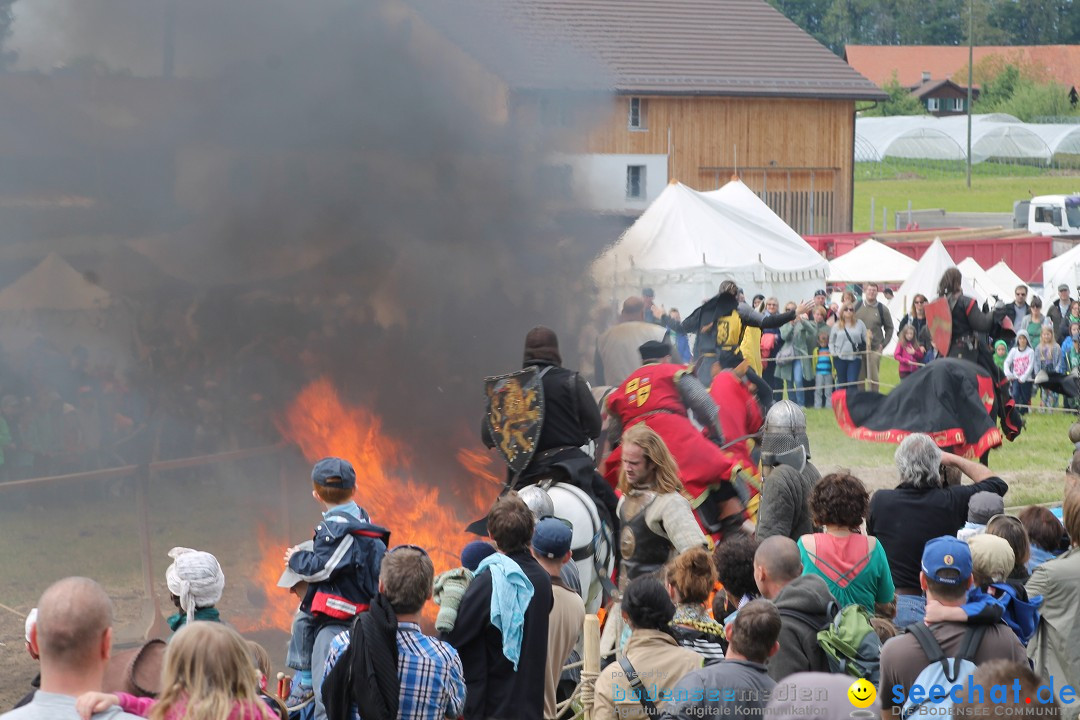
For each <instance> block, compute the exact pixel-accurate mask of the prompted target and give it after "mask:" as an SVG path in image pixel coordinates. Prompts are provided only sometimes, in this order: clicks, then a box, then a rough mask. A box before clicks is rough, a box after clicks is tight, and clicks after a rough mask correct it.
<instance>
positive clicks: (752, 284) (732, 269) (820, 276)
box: [592, 180, 829, 317]
mask: <svg viewBox="0 0 1080 720" xmlns="http://www.w3.org/2000/svg"><path fill="white" fill-rule="evenodd" d="M828 268H829V263H828V262H827V261H826V260H825V259H824V258H822V257H821V255H819V254H818V253H817V251H815V250H814V249H813V248H812V247H810V246H809V245H808V244H807V243H806V241H805V240H803V239H802V237H801V236H800V235H799V234H798V233H796V232H795V231H794V230H792V229H791V228H790V227H789V226H788V225H787V224H786V223H784V221H783V220H781V219H780V218H779V217H778V216H777V215H776V214H775V213H774V212H773V211H772V210H770V209H769V207H768V206H767V205H766V204H765V203H764V202H762V200H761V199H760V198H758V197H757V195H755V194H754V193H753V192H752V191H751V190H750V189H749V188H747V187H746V186H745V185H744V184H743V183H742V182H739V181H738V180H733V181H732V182H730V183H728V184H727V185H725V186H724V187H723V188H721V189H720V190H715V191H712V192H709V193H700V192H697V191H696V190H693V189H691V188H689V187H687V186H685V185H683V184H682V183H678V182H673V183H671V184H669V185H668V186H667V187H666V188H664V190H663V192H661V193H660V195H659V196H658V197H657V198H656V200H654V201H653V202H652V204H651V205H650V206H649V207H648V208H647V209H646V210H645V212H644V213H642V215H641V217H639V218H638V219H637V221H636V222H635V223H634V224H633V225H632V226H631V227H630V228H629V229H627V230H626V231H625V232H624V233H623V234H622V236H621V237H620V238H619V240H618V241H617V242H616V243H615V244H614V245H612V246H611V247H609V248H608V249H607V250H605V251H604V252H603V253H602V254H601V255H600V257H599V258H597V260H596V261H595V262H594V263H593V267H592V273H593V278H594V279H595V281H596V283H597V286H598V287H599V288H600V292H601V297H602V298H604V299H605V300H606V299H608V298H610V299H611V300H612V301H613V304H616V305H618V304H619V303H621V302H622V300H623V299H625V298H626V297H629V296H631V295H638V294H640V293H641V289H642V288H644V287H651V288H652V289H653V290H654V291H655V292H656V299H657V301H658V302H659V303H660V304H662V305H663V306H664V307H667V308H671V307H678V308H679V309H680V310H681V311H682V313H683V316H684V317H685V316H686V315H689V314H690V312H691V311H692V310H693V309H694V308H696V307H697V306H698V305H700V304H701V302H702V301H703V300H705V299H706V298H709V297H712V296H713V295H715V294H716V290H717V287H718V286H719V284H720V282H721V281H722V280H724V279H725V278H731V279H733V280H735V281H736V282H737V283H738V284H739V287H741V288H743V290H744V291H745V293H746V295H747V297H750V296H752V295H753V294H755V293H759V292H760V293H762V294H764V295H775V296H776V297H778V298H779V299H780V301H781V303H783V302H785V301H787V300H808V299H810V298H811V297H812V296H813V294H814V290H816V289H818V288H821V287H824V285H825V281H826V278H827V276H828Z"/></svg>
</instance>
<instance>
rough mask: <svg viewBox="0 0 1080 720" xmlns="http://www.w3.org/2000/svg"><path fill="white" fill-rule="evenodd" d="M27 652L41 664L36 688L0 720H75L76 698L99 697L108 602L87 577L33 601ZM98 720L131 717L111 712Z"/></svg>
mask: <svg viewBox="0 0 1080 720" xmlns="http://www.w3.org/2000/svg"><path fill="white" fill-rule="evenodd" d="M30 648H31V650H32V651H33V652H35V653H36V654H37V655H38V657H39V658H40V659H41V689H40V690H38V691H37V693H35V695H34V699H33V700H32V701H31V702H30V703H28V704H26V705H24V706H23V707H21V708H19V709H17V710H12V711H11V712H9V713H6V714H4V715H0V720H79V713H78V712H76V710H75V699H76V698H77V697H78V696H79V695H82V694H83V693H85V692H90V691H95V692H100V691H101V689H102V687H101V686H102V682H103V680H104V677H105V665H106V663H108V661H109V653H110V651H111V649H112V602H110V601H109V596H108V595H106V594H105V591H104V590H103V589H102V587H101V586H100V585H98V584H97V583H96V582H94V581H93V580H91V579H89V578H83V577H69V578H65V579H63V580H60V581H59V582H57V583H55V584H53V585H52V586H51V587H50V588H49V589H48V590H46V591H45V594H44V595H42V596H41V600H39V601H38V616H37V623H36V624H35V625H34V626H33V627H32V628H31V629H30ZM94 717H95V718H98V719H99V720H105V719H108V720H124V719H125V718H134V717H136V716H135V715H129V714H127V713H125V712H121V711H120V708H118V707H113V708H110V709H109V710H107V711H105V712H102V713H98V714H97V715H95V716H94Z"/></svg>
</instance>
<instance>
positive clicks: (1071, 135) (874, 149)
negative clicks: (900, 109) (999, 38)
mask: <svg viewBox="0 0 1080 720" xmlns="http://www.w3.org/2000/svg"><path fill="white" fill-rule="evenodd" d="M966 148H967V116H966V115H954V116H951V117H943V118H937V117H933V116H930V115H909V116H894V117H868V118H856V121H855V161H856V162H881V161H883V160H885V159H886V158H899V159H907V160H933V161H937V160H940V161H950V160H953V161H955V160H964V159H966V157H967V154H966ZM1077 155H1080V125H1036V124H1032V123H1024V122H1020V121H1019V120H1017V119H1016V118H1015V117H1013V116H1011V115H1005V114H1003V113H995V114H992V115H975V116H973V117H972V123H971V161H972V162H973V163H981V162H987V161H992V162H1005V163H1022V164H1029V165H1049V164H1051V162H1053V161H1059V160H1061V159H1063V158H1068V157H1069V156H1077ZM1059 156H1060V157H1059ZM1072 159H1075V157H1073V158H1072Z"/></svg>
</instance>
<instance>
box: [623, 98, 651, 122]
mask: <svg viewBox="0 0 1080 720" xmlns="http://www.w3.org/2000/svg"><path fill="white" fill-rule="evenodd" d="M647 110H648V103H646V102H645V99H644V98H636V97H632V98H630V114H629V116H628V117H627V120H626V124H627V127H629V128H630V129H631V130H648V129H649V123H648V117H647V115H648V113H647Z"/></svg>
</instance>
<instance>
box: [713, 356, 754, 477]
mask: <svg viewBox="0 0 1080 720" xmlns="http://www.w3.org/2000/svg"><path fill="white" fill-rule="evenodd" d="M709 394H710V395H712V399H713V400H715V401H716V406H717V407H718V408H719V409H720V428H721V429H722V430H723V431H724V440H725V441H728V442H730V441H731V440H734V439H735V438H738V437H743V436H744V435H749V434H750V433H755V432H757V431H758V430H760V429H761V425H762V422H764V421H763V419H762V417H761V407H760V406H758V403H757V398H755V397H754V394H753V393H752V392H750V390H749V389H748V388H747V387H746V385H745V384H744V383H743V381H742V380H740V379H739V377H738V376H737V375H736V374H735V373H734V372H732V371H731V370H724V371H723V372H720V373H718V374H717V375H716V377H715V378H713V381H712V385H711V386H710V387H709ZM727 451H728V452H729V453H731V454H732V455H734V456H735V459H736V460H738V461H739V465H741V466H742V469H743V470H745V471H746V472H748V473H750V474H751V475H753V476H754V477H760V475H761V473H760V472H759V471H758V468H757V465H756V464H755V463H754V459H753V457H751V455H750V441H749V440H743V441H742V442H739V443H736V444H734V445H732V446H731V447H729V448H727Z"/></svg>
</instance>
